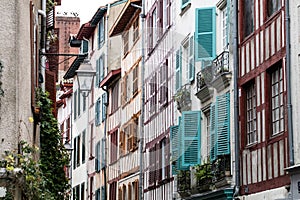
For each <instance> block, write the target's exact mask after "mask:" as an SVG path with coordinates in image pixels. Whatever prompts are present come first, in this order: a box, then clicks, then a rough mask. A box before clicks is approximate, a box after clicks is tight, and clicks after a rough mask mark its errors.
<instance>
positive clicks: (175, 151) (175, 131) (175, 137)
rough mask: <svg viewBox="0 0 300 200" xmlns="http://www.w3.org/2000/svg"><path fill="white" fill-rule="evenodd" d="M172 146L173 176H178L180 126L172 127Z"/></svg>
mask: <svg viewBox="0 0 300 200" xmlns="http://www.w3.org/2000/svg"><path fill="white" fill-rule="evenodd" d="M170 136H171V145H172V174H173V175H175V174H177V170H178V168H179V161H180V160H179V125H178V126H171V127H170Z"/></svg>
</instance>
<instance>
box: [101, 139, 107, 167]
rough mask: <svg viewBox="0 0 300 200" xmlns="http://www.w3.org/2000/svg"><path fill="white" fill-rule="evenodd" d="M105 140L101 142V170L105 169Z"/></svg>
mask: <svg viewBox="0 0 300 200" xmlns="http://www.w3.org/2000/svg"><path fill="white" fill-rule="evenodd" d="M105 165H106V163H105V139H104V138H102V140H101V169H103V168H104V167H105Z"/></svg>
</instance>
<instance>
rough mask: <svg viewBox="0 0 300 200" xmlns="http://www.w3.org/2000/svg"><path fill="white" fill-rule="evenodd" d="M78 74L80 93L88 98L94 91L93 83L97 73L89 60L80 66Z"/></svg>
mask: <svg viewBox="0 0 300 200" xmlns="http://www.w3.org/2000/svg"><path fill="white" fill-rule="evenodd" d="M76 72H77V81H78V87H79V91H80V93H81V94H82V96H84V97H87V96H89V93H90V91H91V90H92V83H93V80H94V76H95V74H96V71H94V70H93V68H92V65H91V63H90V62H89V61H88V60H84V61H83V63H82V64H81V65H80V69H78V70H76Z"/></svg>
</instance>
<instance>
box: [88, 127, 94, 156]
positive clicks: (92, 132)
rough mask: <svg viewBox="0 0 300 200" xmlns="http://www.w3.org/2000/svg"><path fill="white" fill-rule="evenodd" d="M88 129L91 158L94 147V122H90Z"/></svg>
mask: <svg viewBox="0 0 300 200" xmlns="http://www.w3.org/2000/svg"><path fill="white" fill-rule="evenodd" d="M90 130H91V138H90V158H89V159H93V158H94V157H93V148H94V124H93V123H92V124H91V125H90Z"/></svg>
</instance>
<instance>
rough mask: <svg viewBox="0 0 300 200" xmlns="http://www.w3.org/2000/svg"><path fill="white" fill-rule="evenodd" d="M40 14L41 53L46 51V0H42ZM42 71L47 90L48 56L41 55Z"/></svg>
mask: <svg viewBox="0 0 300 200" xmlns="http://www.w3.org/2000/svg"><path fill="white" fill-rule="evenodd" d="M38 14H39V15H41V16H42V21H41V41H40V53H42V54H43V53H45V52H46V50H45V49H46V19H47V15H46V0H42V10H38ZM40 62H41V63H40V73H41V74H42V77H43V78H44V81H43V82H42V83H41V87H42V90H43V91H45V69H46V58H45V56H41V55H40Z"/></svg>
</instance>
